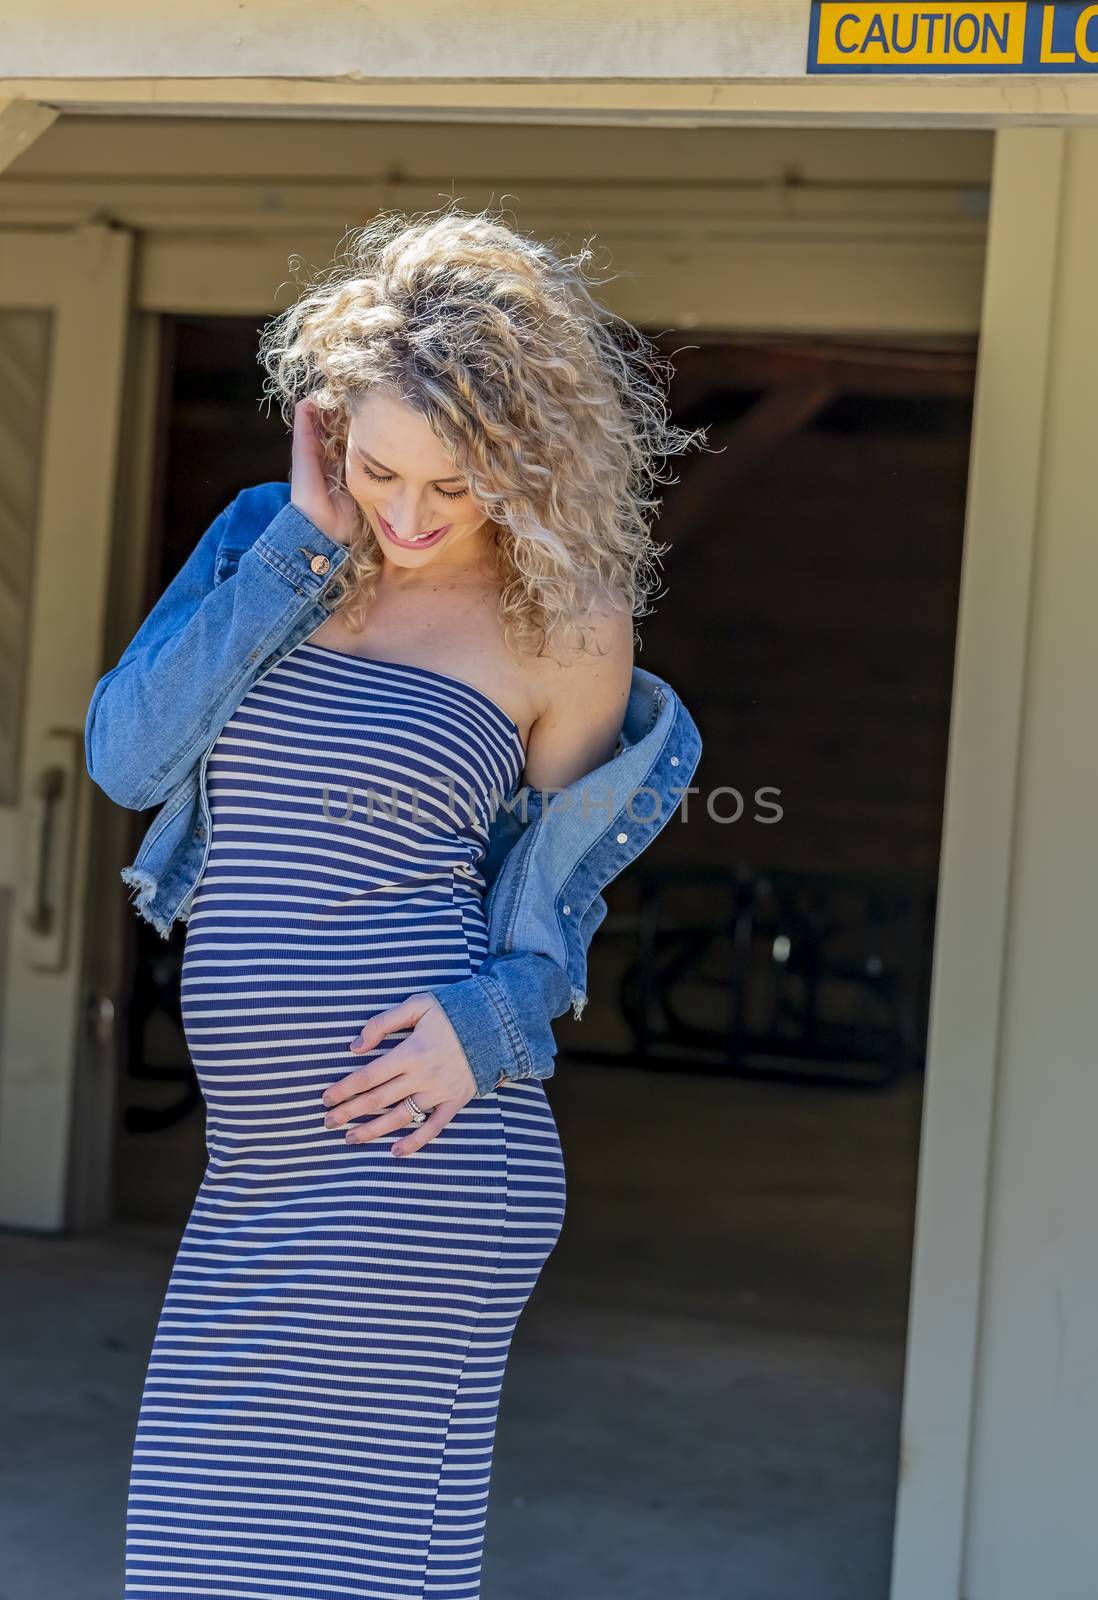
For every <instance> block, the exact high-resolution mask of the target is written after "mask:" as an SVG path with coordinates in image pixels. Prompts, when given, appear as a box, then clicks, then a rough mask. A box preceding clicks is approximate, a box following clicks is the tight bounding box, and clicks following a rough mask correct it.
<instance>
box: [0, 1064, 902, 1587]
mask: <svg viewBox="0 0 1098 1600" xmlns="http://www.w3.org/2000/svg"><path fill="white" fill-rule="evenodd" d="M549 1092H550V1096H551V1099H552V1104H553V1109H554V1113H555V1115H556V1117H557V1122H558V1125H559V1127H560V1130H561V1137H562V1140H563V1143H564V1148H565V1154H566V1159H567V1163H568V1173H569V1198H568V1213H567V1216H566V1218H565V1224H564V1231H563V1233H562V1235H561V1239H560V1242H559V1243H558V1245H557V1248H556V1250H555V1251H554V1253H553V1255H552V1256H551V1257H550V1259H549V1262H548V1264H547V1265H546V1267H545V1269H544V1271H543V1273H542V1276H541V1279H540V1281H539V1283H538V1286H537V1288H536V1290H535V1292H534V1296H533V1298H532V1300H531V1302H530V1304H529V1306H528V1307H527V1310H526V1312H525V1313H524V1316H523V1318H522V1319H521V1320H520V1323H519V1327H518V1330H517V1332H516V1335H515V1340H514V1343H513V1345H512V1351H511V1357H510V1361H509V1365H508V1372H507V1382H506V1385H505V1388H504V1396H503V1407H502V1413H501V1418H500V1427H499V1432H498V1435H497V1445H496V1457H495V1467H494V1472H493V1498H492V1510H491V1514H490V1518H489V1530H488V1550H487V1556H486V1561H485V1582H484V1600H519V1597H521V1600H558V1597H559V1596H560V1595H562V1594H570V1595H575V1596H578V1597H580V1600H626V1597H628V1600H886V1596H887V1592H888V1567H889V1558H890V1547H891V1539H892V1520H893V1507H894V1502H895V1492H896V1457H897V1448H898V1428H899V1405H900V1393H901V1383H902V1373H903V1340H904V1332H905V1324H906V1302H907V1288H908V1272H909V1263H910V1246H911V1231H912V1218H913V1205H914V1184H915V1161H916V1152H917V1143H918V1122H919V1114H920V1092H921V1082H920V1080H919V1079H918V1078H915V1077H910V1078H906V1079H905V1080H903V1081H902V1082H901V1083H900V1084H899V1085H897V1086H894V1087H892V1088H890V1089H886V1090H838V1089H823V1088H812V1089H805V1088H796V1087H792V1086H789V1085H783V1084H776V1083H775V1084H762V1083H745V1082H739V1081H734V1080H719V1079H714V1078H708V1077H694V1076H690V1075H689V1074H685V1073H683V1074H676V1075H674V1076H672V1075H671V1074H667V1073H661V1074H655V1073H648V1072H640V1071H632V1070H623V1069H620V1068H601V1069H600V1068H596V1067H593V1066H586V1065H579V1064H576V1063H569V1062H564V1063H562V1065H561V1066H560V1067H559V1068H558V1071H557V1074H556V1076H555V1077H554V1078H553V1079H552V1080H551V1081H550V1085H549ZM184 1219H185V1211H184V1212H183V1213H182V1214H181V1215H180V1217H179V1222H178V1226H175V1225H155V1224H143V1223H142V1224H138V1223H126V1224H118V1225H116V1226H114V1227H113V1228H111V1229H110V1230H109V1231H107V1232H106V1233H104V1234H101V1235H99V1236H96V1237H90V1238H79V1239H77V1238H68V1239H43V1238H36V1237H32V1236H26V1235H19V1234H13V1233H8V1234H3V1235H0V1260H2V1265H3V1275H4V1282H5V1284H6V1285H7V1290H8V1293H7V1296H6V1299H7V1311H6V1315H5V1317H4V1319H3V1324H2V1330H0V1340H2V1343H0V1349H2V1354H3V1362H4V1365H3V1372H4V1378H5V1381H4V1385H3V1387H4V1394H3V1404H4V1408H5V1410H6V1411H7V1413H8V1416H7V1419H6V1421H5V1425H4V1428H3V1438H4V1446H3V1448H4V1452H5V1453H4V1457H3V1459H2V1462H0V1506H2V1511H0V1552H2V1559H0V1600H62V1597H63V1600H119V1597H120V1595H121V1588H122V1583H121V1571H122V1537H123V1531H122V1530H123V1519H124V1507H125V1495H126V1479H127V1471H128V1464H129V1463H128V1456H129V1449H130V1445H131V1442H132V1435H133V1427H134V1424H135V1421H136V1412H137V1404H138V1400H139V1397H140V1389H141V1382H142V1378H143V1375H144V1366H145V1362H146V1360H147V1356H148V1349H149V1345H150V1343H151V1340H152V1336H153V1331H154V1329H155V1325H156V1318H157V1314H158V1312H159V1305H160V1297H161V1295H162V1293H163V1289H164V1285H165V1283H166V1280H167V1276H168V1272H169V1270H170V1267H171V1263H172V1258H173V1254H174V1250H175V1246H176V1243H177V1241H178V1235H179V1231H180V1229H181V1228H182V1225H183V1221H184ZM318 1600H320V1597H318Z"/></svg>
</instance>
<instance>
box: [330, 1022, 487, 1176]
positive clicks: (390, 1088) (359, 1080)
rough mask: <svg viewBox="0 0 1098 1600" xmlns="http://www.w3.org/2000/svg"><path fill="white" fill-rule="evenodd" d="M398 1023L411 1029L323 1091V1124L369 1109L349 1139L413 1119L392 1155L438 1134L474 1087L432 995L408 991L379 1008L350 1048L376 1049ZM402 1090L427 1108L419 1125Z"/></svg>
mask: <svg viewBox="0 0 1098 1600" xmlns="http://www.w3.org/2000/svg"><path fill="white" fill-rule="evenodd" d="M404 1028H410V1029H411V1030H412V1032H411V1033H410V1034H409V1036H408V1038H407V1039H402V1040H400V1042H399V1043H398V1044H395V1045H394V1046H393V1048H392V1049H391V1050H386V1051H385V1053H384V1054H383V1055H382V1056H379V1057H378V1059H377V1060H376V1061H371V1062H370V1064H369V1065H368V1066H365V1067H359V1068H358V1070H357V1071H355V1072H352V1073H350V1074H349V1075H348V1076H347V1077H346V1078H342V1079H340V1081H339V1082H338V1083H333V1084H331V1085H330V1086H329V1087H328V1088H327V1089H325V1091H324V1093H323V1095H322V1096H321V1099H322V1101H323V1103H324V1105H325V1106H326V1107H328V1108H329V1109H328V1113H327V1115H326V1116H325V1118H324V1125H325V1127H329V1128H339V1127H342V1126H343V1124H344V1123H345V1122H349V1121H351V1119H352V1118H353V1117H361V1116H366V1115H368V1114H369V1115H370V1116H371V1120H370V1121H369V1122H368V1123H364V1124H362V1125H360V1126H357V1127H355V1128H353V1129H351V1130H350V1131H349V1132H348V1134H347V1141H348V1143H350V1144H359V1143H365V1141H366V1140H368V1139H376V1138H377V1137H378V1136H379V1135H381V1134H386V1133H393V1132H395V1131H396V1129H397V1128H405V1127H408V1126H409V1125H411V1131H410V1132H409V1133H408V1135H407V1137H405V1138H403V1139H401V1141H400V1143H399V1144H395V1145H393V1147H392V1149H393V1154H394V1155H409V1154H411V1152H412V1151H413V1150H418V1149H419V1148H420V1147H421V1146H422V1145H425V1144H426V1143H427V1142H428V1140H430V1139H433V1138H434V1137H435V1135H436V1134H438V1133H440V1132H441V1131H442V1129H443V1128H444V1127H445V1126H446V1124H447V1123H448V1122H450V1121H452V1120H453V1118H454V1117H455V1116H456V1115H457V1113H458V1112H459V1111H460V1110H461V1108H462V1106H464V1105H467V1104H468V1102H469V1101H470V1100H472V1099H473V1097H474V1096H475V1094H476V1092H477V1085H476V1079H475V1078H474V1077H473V1073H472V1069H471V1067H470V1066H469V1063H468V1061H467V1059H466V1056H465V1051H464V1050H463V1049H462V1045H461V1040H460V1039H459V1038H458V1036H457V1034H456V1033H455V1032H454V1029H453V1026H452V1024H451V1022H450V1019H449V1017H448V1016H447V1015H446V1013H445V1011H444V1010H443V1009H442V1007H441V1006H440V1005H439V1003H438V1001H437V1000H436V999H435V998H434V996H433V995H430V994H413V995H409V997H408V999H407V1000H405V1001H403V1002H402V1003H401V1004H400V1005H398V1006H390V1007H389V1008H388V1009H387V1010H385V1011H379V1012H378V1014H377V1016H376V1017H371V1018H370V1020H369V1022H367V1023H366V1025H365V1027H364V1028H363V1029H362V1030H361V1032H360V1033H359V1035H358V1037H357V1038H356V1039H354V1040H352V1042H351V1045H350V1047H349V1048H350V1049H351V1051H352V1052H353V1053H354V1054H356V1055H361V1054H362V1053H363V1052H364V1051H366V1050H374V1049H376V1048H377V1046H378V1045H379V1044H380V1043H381V1041H382V1039H384V1038H385V1037H386V1035H387V1034H390V1033H396V1032H398V1031H399V1030H401V1029H404ZM406 1095H412V1096H413V1097H414V1099H415V1101H416V1104H417V1105H420V1106H422V1107H423V1109H424V1111H427V1112H429V1113H430V1114H429V1116H428V1118H427V1120H426V1122H421V1123H420V1124H419V1126H418V1127H416V1126H415V1125H414V1123H413V1122H412V1113H411V1111H410V1110H409V1109H408V1107H407V1106H406V1105H405V1104H404V1099H405V1096H406ZM377 1113H380V1114H377Z"/></svg>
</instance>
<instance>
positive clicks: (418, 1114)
mask: <svg viewBox="0 0 1098 1600" xmlns="http://www.w3.org/2000/svg"><path fill="white" fill-rule="evenodd" d="M404 1104H405V1105H406V1106H407V1107H408V1110H409V1111H410V1112H411V1113H412V1121H413V1122H414V1123H415V1125H416V1127H417V1128H418V1127H419V1125H420V1123H421V1122H426V1121H427V1113H426V1111H424V1109H423V1107H422V1106H417V1105H416V1103H415V1101H414V1100H413V1099H412V1097H411V1095H410V1094H409V1095H405V1097H404Z"/></svg>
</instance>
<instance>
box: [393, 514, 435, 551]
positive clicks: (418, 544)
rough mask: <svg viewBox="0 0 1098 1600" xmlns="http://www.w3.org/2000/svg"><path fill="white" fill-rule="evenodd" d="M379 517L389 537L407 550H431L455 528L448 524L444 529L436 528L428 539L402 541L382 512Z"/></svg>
mask: <svg viewBox="0 0 1098 1600" xmlns="http://www.w3.org/2000/svg"><path fill="white" fill-rule="evenodd" d="M377 515H378V521H379V522H380V523H381V526H382V527H383V528H384V530H385V533H386V535H387V537H388V538H390V539H391V540H392V541H393V543H394V544H399V545H400V546H401V547H402V548H403V549H405V550H429V549H430V548H431V546H432V545H433V544H437V543H438V541H439V540H440V539H441V538H442V536H443V534H445V533H449V531H450V529H451V527H452V526H453V524H452V523H449V522H448V523H447V524H446V526H445V527H444V528H436V529H435V531H434V532H433V533H432V534H430V535H429V536H428V537H427V538H426V539H402V538H401V537H400V535H399V534H396V533H394V532H393V530H392V528H391V527H390V526H389V524H388V523H387V522H386V520H385V518H384V517H383V516H382V515H381V512H380V511H379V512H378V514H377Z"/></svg>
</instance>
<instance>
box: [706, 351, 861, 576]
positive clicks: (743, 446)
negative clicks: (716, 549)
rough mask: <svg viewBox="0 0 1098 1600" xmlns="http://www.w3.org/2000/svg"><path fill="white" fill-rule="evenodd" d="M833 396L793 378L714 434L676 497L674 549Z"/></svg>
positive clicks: (828, 387) (822, 384)
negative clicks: (676, 528)
mask: <svg viewBox="0 0 1098 1600" xmlns="http://www.w3.org/2000/svg"><path fill="white" fill-rule="evenodd" d="M834 394H835V389H834V387H833V385H832V384H830V383H828V382H826V381H825V380H821V379H811V378H799V379H793V380H791V381H790V382H788V383H783V384H779V385H776V386H775V387H774V388H772V389H768V390H767V392H766V393H765V394H764V395H762V396H761V397H760V398H759V399H758V400H757V401H756V402H755V404H754V405H753V406H752V407H751V410H750V411H748V412H747V413H746V414H745V415H744V416H742V417H740V418H738V419H737V421H736V422H734V423H730V424H727V425H726V426H725V427H723V428H721V429H719V430H714V431H715V432H716V433H717V441H718V442H717V444H716V445H714V444H713V443H712V441H711V442H710V444H709V446H708V451H709V453H708V454H706V455H705V456H704V458H702V459H698V460H697V461H696V462H695V464H694V466H693V468H692V469H691V471H690V472H689V474H688V475H687V476H686V478H685V480H684V481H683V483H682V486H681V487H680V489H679V491H678V493H677V495H676V496H675V520H676V522H677V523H678V525H679V528H680V529H681V531H680V532H679V534H678V535H677V536H676V538H675V544H676V546H678V545H681V544H682V542H683V540H684V539H685V538H686V537H687V536H688V534H690V533H693V532H694V531H695V530H696V529H698V528H701V527H704V526H708V525H709V524H710V523H712V520H713V508H714V506H719V505H725V504H727V503H728V498H727V497H728V493H729V490H730V489H733V488H735V487H736V485H737V484H738V483H740V482H741V481H742V479H744V478H745V477H746V476H747V474H748V473H749V472H750V471H751V469H752V468H753V467H754V466H755V465H756V463H757V462H759V461H760V460H761V459H762V458H763V456H766V455H769V454H770V452H771V451H773V450H776V449H777V447H778V446H779V445H780V444H782V443H783V442H784V441H785V440H786V439H788V438H790V437H791V436H792V435H793V434H795V433H797V432H798V431H799V430H800V429H801V428H803V427H805V426H807V424H808V423H809V422H811V421H812V418H813V417H814V416H816V415H817V413H818V412H819V411H821V410H822V409H823V407H824V406H825V405H827V403H828V401H829V400H831V399H832V398H833V397H834ZM722 441H723V442H722Z"/></svg>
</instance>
